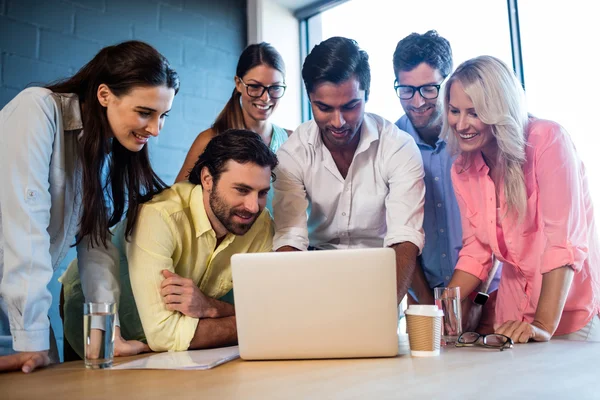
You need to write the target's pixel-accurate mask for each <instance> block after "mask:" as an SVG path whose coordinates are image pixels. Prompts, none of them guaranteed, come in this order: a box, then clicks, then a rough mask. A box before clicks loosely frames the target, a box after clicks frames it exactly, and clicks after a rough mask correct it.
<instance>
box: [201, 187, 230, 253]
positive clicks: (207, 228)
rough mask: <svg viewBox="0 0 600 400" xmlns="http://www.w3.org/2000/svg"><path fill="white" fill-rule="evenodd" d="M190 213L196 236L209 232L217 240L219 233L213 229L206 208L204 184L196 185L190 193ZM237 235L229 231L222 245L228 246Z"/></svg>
mask: <svg viewBox="0 0 600 400" xmlns="http://www.w3.org/2000/svg"><path fill="white" fill-rule="evenodd" d="M190 213H191V214H192V220H193V221H194V228H195V229H196V237H197V238H199V237H200V236H202V235H205V234H207V233H209V234H210V235H212V236H213V237H214V238H215V240H216V239H217V233H216V232H215V230H214V229H213V227H212V225H211V223H210V220H209V219H208V215H207V214H206V209H205V208H204V193H203V191H202V185H196V187H195V188H193V189H192V193H191V194H190ZM235 237H236V235H234V234H232V233H231V232H227V234H226V235H225V238H224V239H223V241H222V242H221V244H220V247H221V246H225V247H226V246H228V245H229V244H230V243H231V242H233V240H234V239H235Z"/></svg>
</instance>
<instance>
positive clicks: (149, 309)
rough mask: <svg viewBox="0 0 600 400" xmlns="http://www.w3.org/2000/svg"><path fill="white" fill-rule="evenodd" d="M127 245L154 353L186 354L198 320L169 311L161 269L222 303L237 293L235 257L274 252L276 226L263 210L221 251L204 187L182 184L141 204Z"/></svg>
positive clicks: (137, 298) (230, 237)
mask: <svg viewBox="0 0 600 400" xmlns="http://www.w3.org/2000/svg"><path fill="white" fill-rule="evenodd" d="M138 218H139V219H138V223H137V224H136V227H135V229H134V231H133V232H132V235H131V240H130V241H129V242H128V243H127V244H126V250H127V259H128V262H129V275H130V279H131V287H132V289H133V294H134V297H135V302H136V304H137V309H138V313H139V316H140V320H141V322H142V326H143V328H144V333H145V334H146V339H147V341H148V345H149V346H150V348H151V349H152V350H154V351H165V350H176V351H180V350H187V349H188V347H189V345H190V342H191V340H192V338H193V337H194V333H195V331H196V326H197V325H198V318H191V317H187V316H185V315H183V314H181V313H179V312H177V311H169V310H167V308H166V307H165V304H164V302H163V299H162V297H161V295H160V284H161V282H162V281H163V279H164V277H163V275H162V273H161V271H162V270H163V269H167V270H170V271H172V272H175V273H176V274H178V275H180V276H182V277H184V278H189V279H192V281H193V282H194V283H195V284H196V285H198V287H199V288H200V290H201V291H202V292H203V293H204V294H206V295H207V296H210V297H212V298H219V297H222V296H223V295H225V294H227V293H228V292H229V291H230V290H231V289H232V288H233V282H232V278H231V256H232V255H233V254H236V253H260V252H268V251H271V248H272V240H273V222H272V220H271V217H270V214H269V213H268V212H267V211H266V210H264V211H263V212H262V214H261V215H260V216H259V217H258V218H257V220H256V222H255V223H254V225H253V226H252V228H250V230H249V231H248V232H247V233H246V234H245V235H243V236H236V235H233V234H227V236H225V238H224V239H223V241H222V242H221V243H220V244H219V246H218V247H217V246H216V244H217V237H216V234H215V231H214V230H213V229H212V226H211V224H210V221H209V220H208V216H207V215H206V212H205V209H204V203H203V194H202V187H201V186H200V185H194V184H192V183H189V182H181V183H178V184H175V185H173V186H172V187H171V188H170V189H167V190H165V191H164V192H162V193H161V194H159V195H157V196H154V198H153V199H152V200H151V201H149V202H148V203H145V204H143V205H142V207H141V209H140V214H139V217H138Z"/></svg>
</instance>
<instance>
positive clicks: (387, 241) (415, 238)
mask: <svg viewBox="0 0 600 400" xmlns="http://www.w3.org/2000/svg"><path fill="white" fill-rule="evenodd" d="M403 242H411V243H412V244H414V245H415V246H417V247H418V248H419V255H421V252H422V251H423V246H425V235H424V234H423V232H420V231H418V230H416V229H412V228H407V227H402V228H401V229H394V232H390V231H389V230H388V233H387V234H386V235H385V238H384V239H383V246H384V247H390V246H392V245H395V244H398V243H403Z"/></svg>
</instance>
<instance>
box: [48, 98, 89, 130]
mask: <svg viewBox="0 0 600 400" xmlns="http://www.w3.org/2000/svg"><path fill="white" fill-rule="evenodd" d="M54 96H55V98H56V99H58V101H59V102H60V106H61V112H62V117H63V126H64V130H65V131H75V130H81V129H83V120H82V118H81V107H80V105H79V97H78V96H77V95H76V94H75V93H54Z"/></svg>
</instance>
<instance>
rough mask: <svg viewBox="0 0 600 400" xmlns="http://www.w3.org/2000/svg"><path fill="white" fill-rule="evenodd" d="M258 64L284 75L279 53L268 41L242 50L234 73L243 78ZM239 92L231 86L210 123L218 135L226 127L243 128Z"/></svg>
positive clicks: (244, 126) (283, 66)
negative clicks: (230, 91)
mask: <svg viewBox="0 0 600 400" xmlns="http://www.w3.org/2000/svg"><path fill="white" fill-rule="evenodd" d="M259 65H267V66H269V67H271V68H274V69H276V70H277V71H279V72H281V73H282V74H283V75H284V76H285V64H284V62H283V58H282V57H281V54H279V52H278V51H277V50H275V48H274V47H273V46H271V45H270V44H269V43H265V42H262V43H258V44H251V45H249V46H248V47H246V48H245V49H244V51H242V54H240V58H239V60H238V63H237V68H236V70H235V75H236V76H237V77H240V78H243V77H244V76H245V75H246V74H247V73H248V71H250V70H251V69H252V68H254V67H258V66H259ZM241 96H242V95H241V93H240V92H238V91H237V89H236V88H233V93H232V94H231V97H230V98H229V101H228V102H227V104H225V107H223V110H221V113H219V115H218V116H217V119H216V120H215V122H214V123H213V125H212V129H213V130H214V131H215V133H216V134H217V135H218V134H219V133H223V132H225V131H226V130H227V129H232V128H234V129H245V128H246V124H245V123H244V115H243V113H242V107H241V106H240V97H241Z"/></svg>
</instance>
